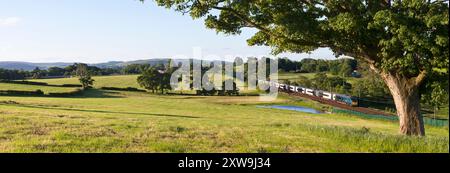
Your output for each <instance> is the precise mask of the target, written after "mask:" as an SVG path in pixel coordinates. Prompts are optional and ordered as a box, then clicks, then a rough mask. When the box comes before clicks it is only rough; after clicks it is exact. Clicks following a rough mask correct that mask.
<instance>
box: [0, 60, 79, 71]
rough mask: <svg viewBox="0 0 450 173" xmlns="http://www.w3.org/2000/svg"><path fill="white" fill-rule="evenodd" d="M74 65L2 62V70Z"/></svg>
mask: <svg viewBox="0 0 450 173" xmlns="http://www.w3.org/2000/svg"><path fill="white" fill-rule="evenodd" d="M71 64H73V63H63V62H55V63H30V62H19V61H0V68H3V69H9V70H27V71H30V70H34V69H35V68H36V67H38V68H40V69H47V68H49V67H66V66H69V65H71Z"/></svg>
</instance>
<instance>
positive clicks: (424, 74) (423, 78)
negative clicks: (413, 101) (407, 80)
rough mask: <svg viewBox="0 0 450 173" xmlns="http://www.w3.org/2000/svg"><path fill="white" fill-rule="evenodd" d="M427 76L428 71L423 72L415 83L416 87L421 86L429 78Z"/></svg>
mask: <svg viewBox="0 0 450 173" xmlns="http://www.w3.org/2000/svg"><path fill="white" fill-rule="evenodd" d="M427 74H428V72H427V71H426V70H422V71H421V72H420V73H419V75H418V76H417V77H416V79H415V81H414V83H415V85H416V86H419V85H420V84H422V82H423V81H424V80H425V78H426V77H427Z"/></svg>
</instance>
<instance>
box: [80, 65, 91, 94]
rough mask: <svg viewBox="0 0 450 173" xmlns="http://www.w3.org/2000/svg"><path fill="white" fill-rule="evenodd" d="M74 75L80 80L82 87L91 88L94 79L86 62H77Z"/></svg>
mask: <svg viewBox="0 0 450 173" xmlns="http://www.w3.org/2000/svg"><path fill="white" fill-rule="evenodd" d="M76 76H78V80H79V81H80V83H81V86H82V87H83V89H88V88H91V87H92V85H93V84H94V79H92V77H91V74H90V72H89V70H88V66H87V65H86V64H81V63H80V64H77V68H76Z"/></svg>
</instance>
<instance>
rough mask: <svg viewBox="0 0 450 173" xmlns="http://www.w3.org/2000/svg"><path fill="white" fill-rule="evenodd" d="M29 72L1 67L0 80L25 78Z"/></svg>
mask: <svg viewBox="0 0 450 173" xmlns="http://www.w3.org/2000/svg"><path fill="white" fill-rule="evenodd" d="M28 75H29V72H27V71H22V70H8V69H2V68H0V80H5V81H10V80H23V79H25V77H26V76H28Z"/></svg>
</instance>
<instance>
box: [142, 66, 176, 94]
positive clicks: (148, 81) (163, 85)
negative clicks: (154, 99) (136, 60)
mask: <svg viewBox="0 0 450 173" xmlns="http://www.w3.org/2000/svg"><path fill="white" fill-rule="evenodd" d="M142 71H143V73H142V75H140V76H138V78H137V82H138V83H139V85H140V86H141V87H144V88H145V89H147V90H151V91H152V92H153V93H154V92H155V91H158V90H159V91H160V92H161V94H164V91H165V90H170V89H171V86H170V77H171V74H172V73H171V70H170V69H168V70H159V69H158V68H156V67H149V68H147V69H142Z"/></svg>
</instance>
